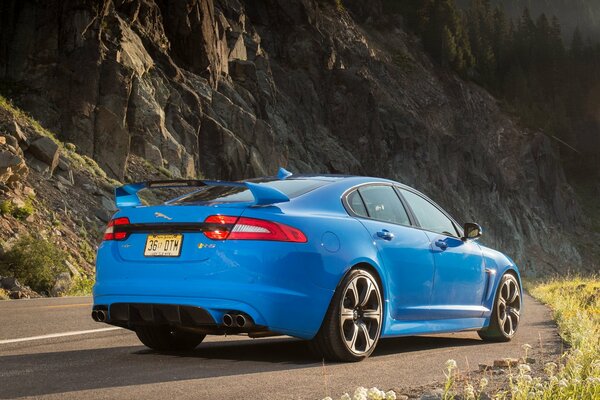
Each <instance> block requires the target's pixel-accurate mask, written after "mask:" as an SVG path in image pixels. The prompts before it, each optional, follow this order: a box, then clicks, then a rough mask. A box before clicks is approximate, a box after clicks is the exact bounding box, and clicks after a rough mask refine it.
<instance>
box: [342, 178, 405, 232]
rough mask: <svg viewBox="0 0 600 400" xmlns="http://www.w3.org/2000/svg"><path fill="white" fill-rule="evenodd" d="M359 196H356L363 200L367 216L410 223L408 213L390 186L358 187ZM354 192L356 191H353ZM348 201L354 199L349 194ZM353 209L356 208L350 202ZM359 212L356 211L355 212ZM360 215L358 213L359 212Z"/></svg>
mask: <svg viewBox="0 0 600 400" xmlns="http://www.w3.org/2000/svg"><path fill="white" fill-rule="evenodd" d="M358 192H359V193H360V196H358V195H357V196H356V197H358V198H359V199H360V198H362V200H363V201H364V206H363V207H364V210H365V211H366V214H367V216H368V217H369V218H372V219H376V220H379V221H385V222H391V223H393V224H401V225H410V219H409V218H408V214H407V213H406V210H405V209H404V206H403V205H402V202H401V201H400V198H399V197H398V195H397V194H396V191H395V190H394V188H392V187H391V186H381V185H375V186H365V187H361V188H360V189H358ZM354 193H356V192H354ZM348 201H349V202H350V201H356V200H355V199H351V198H350V196H349V199H348ZM350 206H351V207H352V209H353V210H355V212H356V209H355V208H354V207H353V206H352V203H350ZM356 213H357V214H359V213H358V212H356ZM359 215H360V214H359Z"/></svg>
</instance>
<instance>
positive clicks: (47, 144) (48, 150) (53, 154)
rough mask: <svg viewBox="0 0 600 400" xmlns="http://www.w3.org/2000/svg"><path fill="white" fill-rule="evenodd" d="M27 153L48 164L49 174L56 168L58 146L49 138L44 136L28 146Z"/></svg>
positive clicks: (58, 155)
mask: <svg viewBox="0 0 600 400" xmlns="http://www.w3.org/2000/svg"><path fill="white" fill-rule="evenodd" d="M28 151H29V152H30V153H31V155H33V156H34V157H35V158H37V159H38V160H40V161H42V162H44V163H46V164H48V166H49V167H50V174H52V173H53V172H54V169H55V168H56V167H57V166H58V161H59V157H60V151H59V148H58V145H57V144H56V143H55V142H54V141H53V140H52V139H50V138H49V137H46V136H44V137H41V138H39V139H37V140H35V141H34V142H33V143H31V145H30V146H29V150H28Z"/></svg>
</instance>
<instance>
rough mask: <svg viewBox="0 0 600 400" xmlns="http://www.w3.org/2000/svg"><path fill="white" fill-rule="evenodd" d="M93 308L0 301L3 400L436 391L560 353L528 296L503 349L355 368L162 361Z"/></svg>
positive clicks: (408, 342) (217, 351) (276, 341)
mask: <svg viewBox="0 0 600 400" xmlns="http://www.w3.org/2000/svg"><path fill="white" fill-rule="evenodd" d="M90 308H91V299H90V298H88V297H73V298H60V299H38V300H14V301H1V302H0V398H2V399H5V398H17V397H29V396H30V397H36V398H38V397H44V398H86V399H92V398H107V399H108V398H110V399H114V398H123V399H130V398H186V399H209V398H210V399H245V398H248V399H258V398H260V399H321V398H323V397H325V396H327V395H331V396H332V397H338V396H339V395H341V394H342V393H344V392H346V391H352V390H354V388H355V387H357V386H368V387H371V386H377V387H379V388H380V389H385V390H388V389H395V390H397V392H398V393H402V392H403V391H406V390H407V389H408V388H413V387H416V386H421V385H427V384H431V383H434V382H440V381H442V380H443V379H444V376H443V371H442V370H443V366H444V363H445V362H446V360H448V359H450V358H452V359H455V360H456V361H457V362H458V365H459V368H461V369H462V370H466V371H467V370H474V369H477V366H478V364H479V363H487V364H490V363H492V362H493V361H494V360H495V359H499V358H505V357H518V356H522V355H523V350H522V349H521V346H522V345H523V344H525V343H528V344H530V345H532V346H534V349H533V350H532V352H533V354H534V356H535V355H541V354H545V355H546V356H548V355H549V354H551V355H554V354H556V353H557V352H558V351H559V350H560V340H559V338H558V335H557V332H556V327H555V325H554V324H553V323H552V321H551V320H550V314H549V311H548V310H547V309H546V308H545V307H544V306H542V305H540V304H539V303H537V302H535V301H534V300H533V299H532V298H531V297H529V296H526V297H525V311H524V320H523V321H522V325H521V327H520V330H519V332H518V334H517V336H516V337H515V339H514V340H513V341H512V342H510V343H500V344H489V343H484V342H482V341H481V340H479V338H478V336H477V334H476V333H472V332H465V333H458V334H448V335H436V336H427V337H407V338H398V339H385V340H382V341H381V342H380V343H379V346H378V348H377V350H376V351H375V353H374V354H373V355H372V356H371V358H369V359H368V360H366V361H364V362H361V363H355V364H323V363H320V362H316V361H315V360H314V359H313V358H311V357H310V356H309V353H308V350H307V348H306V345H305V343H303V342H302V341H299V340H295V339H292V338H287V337H282V338H263V339H248V338H244V337H226V338H224V337H208V338H207V339H206V340H205V341H204V343H202V344H201V345H200V346H199V347H198V348H197V349H196V350H195V351H193V352H191V353H187V354H159V353H155V352H153V351H151V350H148V349H147V348H145V347H143V346H142V345H141V344H140V343H139V342H138V340H137V337H136V336H135V334H134V333H132V332H130V331H127V330H122V329H115V330H110V331H106V330H103V331H96V330H97V329H102V328H108V327H109V326H108V325H104V324H99V323H95V322H93V321H92V320H91V318H90V316H89V314H90ZM89 330H94V331H93V332H87V333H79V334H75V335H73V334H72V333H73V332H79V331H84V332H85V331H89ZM64 333H70V336H63V335H62V334H64ZM45 335H51V337H42V338H39V336H45ZM52 335H54V336H52ZM31 337H38V338H36V339H33V340H24V341H18V342H15V340H20V339H28V338H31ZM530 354H531V353H530Z"/></svg>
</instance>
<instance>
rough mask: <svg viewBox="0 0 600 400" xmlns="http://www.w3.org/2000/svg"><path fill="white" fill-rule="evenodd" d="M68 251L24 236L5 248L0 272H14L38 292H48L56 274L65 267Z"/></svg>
mask: <svg viewBox="0 0 600 400" xmlns="http://www.w3.org/2000/svg"><path fill="white" fill-rule="evenodd" d="M66 256H67V255H66V253H65V252H64V251H63V250H61V249H60V248H58V247H57V246H56V245H55V244H54V243H52V242H49V241H47V240H45V239H41V238H40V239H38V238H34V237H32V236H23V237H21V238H19V239H18V240H17V241H16V242H15V244H14V245H13V246H12V247H11V248H10V249H9V250H8V251H7V252H6V254H5V255H4V259H3V260H2V261H1V262H0V275H4V276H6V275H8V276H14V277H15V278H17V279H18V280H19V281H20V282H21V283H23V284H25V285H27V286H30V287H31V288H32V289H33V290H35V291H36V292H44V291H45V292H47V291H49V290H50V288H51V287H52V285H53V284H54V280H55V279H56V276H57V275H58V274H60V273H61V272H64V271H65V267H64V264H63V260H64V259H65V258H66Z"/></svg>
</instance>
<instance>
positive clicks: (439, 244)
mask: <svg viewBox="0 0 600 400" xmlns="http://www.w3.org/2000/svg"><path fill="white" fill-rule="evenodd" d="M434 244H435V245H436V246H437V247H439V248H440V249H442V250H446V249H447V248H448V243H446V242H444V241H443V240H436V241H435V243H434Z"/></svg>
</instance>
